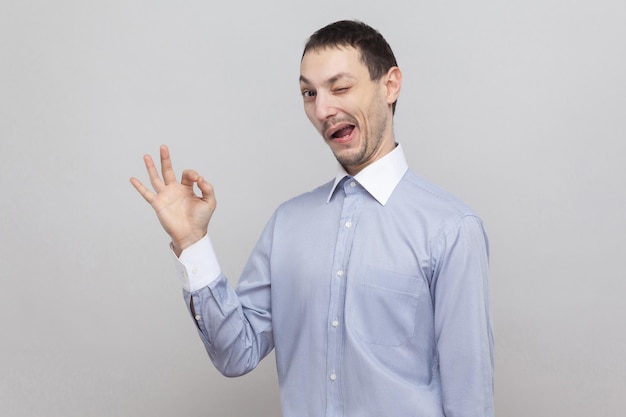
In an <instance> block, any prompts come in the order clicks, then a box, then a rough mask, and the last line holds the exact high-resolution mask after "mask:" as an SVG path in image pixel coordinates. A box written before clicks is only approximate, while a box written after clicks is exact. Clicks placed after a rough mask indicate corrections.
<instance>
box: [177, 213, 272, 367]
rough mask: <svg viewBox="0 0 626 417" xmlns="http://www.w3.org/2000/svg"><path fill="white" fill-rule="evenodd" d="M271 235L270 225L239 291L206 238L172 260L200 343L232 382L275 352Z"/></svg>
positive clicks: (258, 244)
mask: <svg viewBox="0 0 626 417" xmlns="http://www.w3.org/2000/svg"><path fill="white" fill-rule="evenodd" d="M272 230H273V228H272V222H270V223H269V224H268V225H267V226H266V229H265V231H264V233H263V234H262V236H261V238H260V239H259V241H258V242H257V245H256V246H255V248H254V250H253V252H252V254H251V255H250V258H249V259H248V262H247V264H246V267H245V268H244V270H243V272H242V276H241V278H240V281H239V284H238V286H237V290H235V289H233V288H232V287H231V286H230V285H229V282H228V279H227V278H226V276H225V275H224V274H223V273H222V272H221V270H220V267H219V263H218V261H217V257H216V255H215V251H214V250H213V247H212V245H211V242H210V240H209V238H208V237H206V236H205V237H204V238H203V239H201V240H200V241H198V242H196V244H194V245H192V246H190V247H189V248H187V249H185V250H184V251H183V252H182V253H181V256H180V259H178V258H177V259H175V260H174V266H175V268H176V270H177V271H178V275H179V278H180V279H181V282H182V285H183V296H184V299H185V302H186V305H187V308H188V309H189V311H190V313H192V317H193V320H194V321H195V323H196V325H197V329H198V334H199V336H200V339H201V340H202V342H203V344H204V347H205V349H206V351H207V353H208V354H209V357H210V358H211V361H212V362H213V364H214V365H215V367H216V368H217V369H218V370H219V371H220V372H221V373H222V374H223V375H226V376H229V377H234V376H240V375H243V374H245V373H247V372H250V371H251V370H252V369H254V368H255V367H256V366H257V364H258V363H259V362H260V361H261V359H263V358H264V357H265V356H266V355H267V354H268V353H269V352H270V351H271V350H272V349H273V348H274V341H273V333H272V317H271V302H270V271H269V270H270V265H269V253H270V252H271V241H272V240H271V236H272ZM173 256H174V257H175V255H173Z"/></svg>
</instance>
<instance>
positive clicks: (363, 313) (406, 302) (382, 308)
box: [346, 267, 426, 346]
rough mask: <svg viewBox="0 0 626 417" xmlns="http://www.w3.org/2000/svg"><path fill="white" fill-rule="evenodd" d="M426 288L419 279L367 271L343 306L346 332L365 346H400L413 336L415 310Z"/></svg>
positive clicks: (372, 269) (384, 272)
mask: <svg viewBox="0 0 626 417" xmlns="http://www.w3.org/2000/svg"><path fill="white" fill-rule="evenodd" d="M425 287H426V284H425V282H424V279H422V278H420V277H418V276H411V275H404V274H399V273H396V272H391V271H386V270H383V269H378V268H374V267H368V268H366V269H365V270H364V273H363V275H362V276H361V277H360V279H359V281H358V284H357V285H356V287H354V294H353V297H351V303H350V305H348V306H346V307H347V309H346V323H347V325H348V326H349V330H351V331H353V332H354V333H355V334H356V335H357V336H358V337H359V339H361V340H362V341H364V342H367V343H372V344H376V345H381V346H400V345H402V344H403V343H405V342H406V341H407V340H409V339H410V338H411V337H412V336H413V333H414V332H415V324H416V310H417V306H418V302H420V300H419V299H420V297H422V296H423V295H422V293H423V292H424V289H425Z"/></svg>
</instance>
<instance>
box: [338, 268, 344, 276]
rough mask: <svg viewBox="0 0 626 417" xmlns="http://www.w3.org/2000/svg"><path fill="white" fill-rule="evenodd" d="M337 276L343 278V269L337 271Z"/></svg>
mask: <svg viewBox="0 0 626 417" xmlns="http://www.w3.org/2000/svg"><path fill="white" fill-rule="evenodd" d="M337 276H338V277H342V276H343V269H340V270H339V271H337Z"/></svg>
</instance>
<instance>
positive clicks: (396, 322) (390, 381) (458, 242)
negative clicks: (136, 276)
mask: <svg viewBox="0 0 626 417" xmlns="http://www.w3.org/2000/svg"><path fill="white" fill-rule="evenodd" d="M340 171H341V172H340V173H339V175H338V176H337V178H336V179H335V180H334V181H331V182H329V183H328V184H325V185H323V186H321V187H319V188H317V189H315V190H313V191H311V192H308V193H305V194H302V195H300V196H298V197H295V198H294V199H292V200H289V201H287V202H285V203H283V204H282V205H281V206H280V207H279V208H278V209H277V210H276V211H275V213H274V214H273V216H272V218H271V219H270V221H269V222H268V224H267V226H266V228H265V230H264V232H263V234H262V235H261V237H260V239H259V241H258V243H257V245H256V247H255V248H254V250H253V252H252V254H251V256H250V259H249V261H248V263H247V265H246V267H245V269H244V271H243V273H242V276H241V279H240V281H239V284H238V286H237V290H236V291H233V290H232V289H231V288H230V287H229V285H228V282H227V280H226V277H225V276H224V275H223V274H222V273H221V270H220V268H219V264H218V262H217V259H216V257H215V254H214V252H213V249H212V247H211V242H210V240H209V239H208V238H206V237H205V238H204V239H202V240H201V241H199V242H198V243H196V245H194V246H192V247H190V248H188V249H187V250H185V251H184V252H183V254H182V255H181V258H180V260H179V261H177V263H176V265H177V268H178V271H179V273H180V277H181V280H182V282H183V287H184V289H185V291H184V294H185V299H186V301H187V305H190V303H191V302H192V303H193V306H194V310H195V320H196V323H197V325H198V329H199V334H200V337H201V339H202V341H203V343H204V345H205V347H206V350H207V352H208V354H209V356H210V357H211V359H212V361H213V363H214V364H215V366H216V367H217V369H219V370H220V371H221V372H222V373H223V374H224V375H227V376H238V375H242V374H245V373H246V372H249V371H251V370H252V369H254V367H255V366H256V365H257V364H258V363H259V361H260V360H261V359H262V358H263V357H265V356H266V355H267V354H268V353H270V351H271V350H272V349H273V348H275V349H276V363H277V370H278V379H279V384H280V393H281V403H282V410H283V415H284V417H322V416H327V417H331V416H332V417H439V416H447V417H457V416H465V417H469V416H473V417H489V416H493V336H492V325H491V313H490V302H489V289H488V282H487V270H488V247H487V238H486V235H485V232H484V229H483V225H482V222H481V220H480V219H479V218H478V217H477V216H476V214H475V213H474V212H473V211H472V210H471V209H469V208H468V207H467V206H465V205H464V204H463V203H462V202H460V201H459V200H457V199H456V198H455V197H453V196H451V195H450V194H448V193H447V192H445V191H443V190H441V189H440V188H437V187H436V186H434V185H432V184H430V183H429V182H427V181H426V180H424V179H422V178H421V177H419V176H418V175H416V174H415V173H413V172H412V171H411V170H408V168H407V164H406V160H405V157H404V154H403V152H402V148H401V146H397V147H396V149H395V150H394V151H392V152H391V153H389V154H387V155H386V156H385V157H383V158H381V159H380V160H378V161H376V162H375V163H374V164H372V165H370V166H368V167H366V168H365V169H363V170H362V171H361V172H360V173H358V174H357V175H356V176H354V177H350V176H349V175H348V174H346V173H345V171H343V170H340Z"/></svg>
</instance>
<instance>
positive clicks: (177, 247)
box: [172, 232, 206, 257]
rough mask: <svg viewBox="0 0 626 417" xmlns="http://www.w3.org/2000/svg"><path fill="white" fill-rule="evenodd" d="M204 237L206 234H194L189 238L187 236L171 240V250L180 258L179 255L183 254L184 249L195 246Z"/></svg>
mask: <svg viewBox="0 0 626 417" xmlns="http://www.w3.org/2000/svg"><path fill="white" fill-rule="evenodd" d="M204 236H206V232H204V233H202V234H199V233H198V234H194V235H191V236H187V237H185V238H183V239H173V238H172V250H173V251H174V254H175V255H176V256H177V257H180V254H181V253H183V251H184V250H185V249H187V248H188V247H190V246H192V245H194V244H196V243H197V242H198V241H200V239H202V238H203V237H204Z"/></svg>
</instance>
